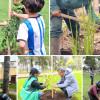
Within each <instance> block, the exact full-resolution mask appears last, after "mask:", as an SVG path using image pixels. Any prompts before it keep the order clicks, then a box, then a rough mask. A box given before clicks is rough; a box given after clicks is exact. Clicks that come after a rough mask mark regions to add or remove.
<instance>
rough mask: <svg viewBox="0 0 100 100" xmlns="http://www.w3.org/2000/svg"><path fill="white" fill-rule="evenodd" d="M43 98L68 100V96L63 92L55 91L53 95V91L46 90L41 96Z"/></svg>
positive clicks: (45, 99) (42, 99) (47, 99)
mask: <svg viewBox="0 0 100 100" xmlns="http://www.w3.org/2000/svg"><path fill="white" fill-rule="evenodd" d="M41 100H66V97H65V95H64V93H63V92H60V91H55V93H54V94H53V97H52V91H51V90H46V91H45V92H44V95H43V96H42V97H41Z"/></svg>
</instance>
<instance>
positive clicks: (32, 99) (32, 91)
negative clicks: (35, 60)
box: [20, 68, 45, 100]
mask: <svg viewBox="0 0 100 100" xmlns="http://www.w3.org/2000/svg"><path fill="white" fill-rule="evenodd" d="M39 74H40V72H39V71H38V70H37V69H36V68H32V69H31V71H30V76H29V78H28V79H27V80H26V82H25V84H24V86H23V88H22V90H21V92H20V96H21V98H22V100H40V98H41V96H42V95H43V92H40V91H39V90H42V89H44V88H45V86H44V84H43V83H39V82H38V76H39Z"/></svg>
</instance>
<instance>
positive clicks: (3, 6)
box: [0, 0, 9, 21]
mask: <svg viewBox="0 0 100 100" xmlns="http://www.w3.org/2000/svg"><path fill="white" fill-rule="evenodd" d="M8 2H9V0H1V2H0V21H3V20H6V19H7V18H8Z"/></svg>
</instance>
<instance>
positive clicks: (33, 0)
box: [22, 0, 45, 13]
mask: <svg viewBox="0 0 100 100" xmlns="http://www.w3.org/2000/svg"><path fill="white" fill-rule="evenodd" d="M22 3H23V4H24V6H25V8H26V9H28V11H29V12H30V13H37V12H40V11H41V9H42V8H43V6H44V4H45V1H44V0H23V2H22Z"/></svg>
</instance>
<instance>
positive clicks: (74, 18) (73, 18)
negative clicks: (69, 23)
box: [61, 13, 80, 22]
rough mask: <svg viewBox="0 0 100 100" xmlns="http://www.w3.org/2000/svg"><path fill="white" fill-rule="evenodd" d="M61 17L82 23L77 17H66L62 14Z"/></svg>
mask: <svg viewBox="0 0 100 100" xmlns="http://www.w3.org/2000/svg"><path fill="white" fill-rule="evenodd" d="M61 17H63V18H68V19H72V20H74V21H78V22H79V21H80V20H79V19H78V18H77V17H73V16H69V15H66V14H63V13H61Z"/></svg>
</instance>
